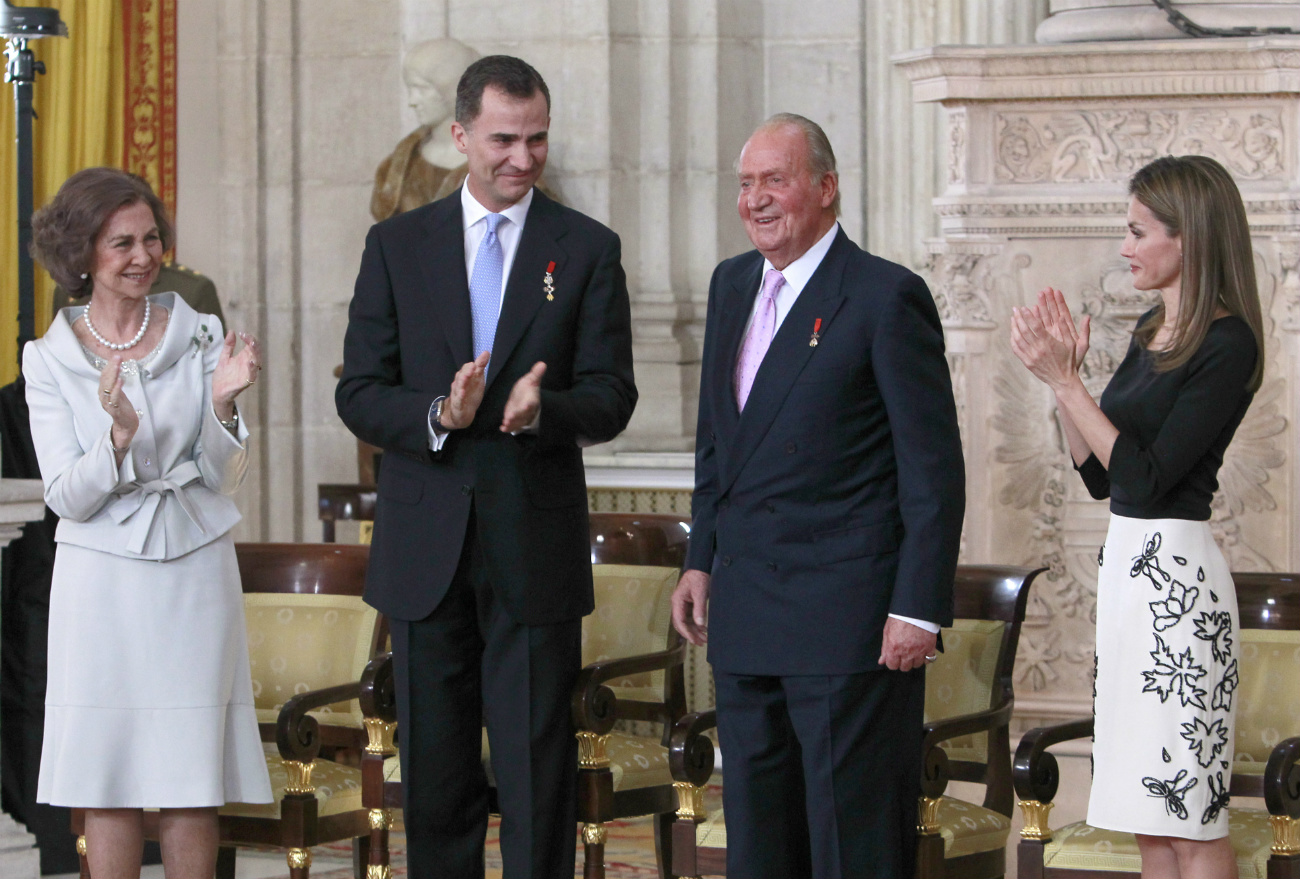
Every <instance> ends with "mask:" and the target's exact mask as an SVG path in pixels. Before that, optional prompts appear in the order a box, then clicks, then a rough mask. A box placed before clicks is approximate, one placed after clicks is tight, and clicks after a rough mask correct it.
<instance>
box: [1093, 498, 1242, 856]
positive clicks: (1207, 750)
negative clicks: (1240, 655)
mask: <svg viewBox="0 0 1300 879" xmlns="http://www.w3.org/2000/svg"><path fill="white" fill-rule="evenodd" d="M1098 561H1099V563H1100V569H1099V573H1098V582H1097V674H1096V690H1095V696H1094V703H1093V704H1094V707H1093V710H1094V712H1095V714H1096V725H1095V730H1096V732H1095V741H1094V743H1093V751H1092V753H1093V779H1092V794H1091V797H1090V799H1089V802H1088V823H1089V824H1091V825H1092V826H1094V827H1100V828H1104V829H1107V830H1119V831H1128V832H1131V833H1142V834H1149V835H1152V836H1173V837H1180V838H1184V839H1197V840H1209V839H1218V838H1220V837H1223V836H1227V835H1228V811H1227V809H1226V806H1227V802H1228V786H1229V780H1230V779H1231V777H1232V757H1233V703H1234V694H1235V690H1236V688H1237V641H1238V636H1237V626H1238V616H1237V593H1236V590H1235V588H1234V587H1233V584H1232V577H1231V575H1230V574H1229V570H1228V564H1227V562H1226V561H1225V560H1224V558H1223V554H1222V553H1221V552H1220V551H1219V547H1218V546H1217V545H1216V544H1215V542H1214V535H1213V534H1212V533H1211V531H1210V525H1209V523H1208V522H1192V521H1189V520H1186V519H1130V518H1126V517H1123V516H1116V515H1114V514H1112V515H1111V519H1110V529H1109V531H1108V533H1107V535H1106V544H1105V546H1103V547H1102V549H1101V553H1100V555H1099V557H1098Z"/></svg>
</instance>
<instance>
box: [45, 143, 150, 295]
mask: <svg viewBox="0 0 1300 879" xmlns="http://www.w3.org/2000/svg"><path fill="white" fill-rule="evenodd" d="M140 202H144V203H145V204H147V205H149V209H150V210H151V211H153V219H154V222H155V223H157V224H158V236H159V237H160V238H161V239H162V246H163V251H164V252H166V251H168V250H171V247H172V243H173V240H174V239H173V233H172V222H171V218H170V217H168V216H167V208H166V206H165V205H164V204H163V203H162V199H160V198H159V197H158V196H157V195H155V194H154V191H153V189H152V188H150V186H149V184H148V183H147V182H146V181H145V180H144V178H143V177H138V176H136V175H135V174H129V173H127V172H126V171H122V170H119V169H117V168H86V169H85V170H84V171H78V172H77V173H76V174H73V175H72V176H71V177H69V178H68V179H67V180H65V181H63V185H62V186H60V187H59V191H58V194H57V195H55V196H54V198H53V199H52V200H51V201H50V203H49V204H47V205H46V206H45V207H43V208H41V209H40V210H38V211H37V212H36V213H34V214H33V215H32V248H31V252H32V257H33V258H34V259H35V260H36V261H37V262H39V263H40V264H41V265H43V266H45V270H46V271H47V272H49V273H50V276H51V277H53V278H54V280H55V281H56V282H57V283H58V284H59V285H60V286H62V287H63V289H65V290H67V291H68V294H69V295H71V296H72V297H74V298H75V297H79V296H85V295H86V294H88V293H90V291H91V288H92V287H93V286H94V281H93V279H91V278H89V277H85V278H83V277H82V275H83V274H86V275H89V274H90V273H92V272H93V271H94V268H95V239H96V238H98V237H99V233H100V230H101V229H103V228H104V224H105V223H107V222H108V218H109V217H111V216H112V215H113V213H114V212H115V211H117V210H118V209H119V208H124V207H126V206H127V205H133V204H139V203H140Z"/></svg>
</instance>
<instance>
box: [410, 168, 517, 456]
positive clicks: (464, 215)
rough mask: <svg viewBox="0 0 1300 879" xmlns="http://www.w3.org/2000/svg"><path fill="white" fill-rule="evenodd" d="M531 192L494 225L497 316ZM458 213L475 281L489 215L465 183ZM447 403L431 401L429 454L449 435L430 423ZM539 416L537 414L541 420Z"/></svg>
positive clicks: (467, 261)
mask: <svg viewBox="0 0 1300 879" xmlns="http://www.w3.org/2000/svg"><path fill="white" fill-rule="evenodd" d="M533 191H534V190H532V189H529V190H528V192H527V193H526V194H525V195H524V197H523V198H521V199H519V201H517V202H515V203H514V204H512V205H511V206H510V207H508V208H506V209H505V210H504V211H501V218H502V219H501V222H500V223H498V224H497V240H498V241H500V242H501V258H502V262H501V298H500V300H498V303H497V313H498V314H500V310H501V305H502V304H504V302H505V298H506V284H507V283H509V281H510V268H511V267H512V266H513V265H514V264H515V253H517V252H518V250H519V239H520V238H521V237H522V236H523V233H524V222H525V221H526V220H527V219H528V207H529V206H530V205H531V204H532V203H533ZM460 213H461V223H462V226H461V228H462V230H463V233H464V238H465V277H467V278H472V277H474V261H475V260H476V259H478V249H479V246H480V245H481V244H482V243H483V239H484V237H486V235H487V220H486V219H485V218H486V217H487V215H488V214H490V213H492V211H489V210H488V209H487V208H485V207H483V205H481V204H479V201H478V199H476V198H475V197H474V196H473V195H471V194H470V191H469V184H468V182H467V183H465V184H462V185H461V187H460ZM472 353H473V355H474V356H475V357H477V356H478V355H480V354H482V353H483V352H482V351H474V352H472ZM444 399H446V397H445V396H443V397H438V398H437V399H436V400H434V401H433V406H431V407H429V448H430V450H432V451H435V452H437V451H441V449H442V444H443V443H445V442H446V441H447V435H448V434H449V433H451V431H448V430H443V429H442V428H440V427H438V425H437V423H436V422H435V421H434V419H433V410H434V407H436V406H437V405H438V402H439V401H440V400H444ZM540 415H541V413H540V411H539V412H538V416H539V417H540ZM536 429H537V420H536V419H534V421H533V423H532V424H530V425H528V427H526V428H524V430H525V431H532V430H536Z"/></svg>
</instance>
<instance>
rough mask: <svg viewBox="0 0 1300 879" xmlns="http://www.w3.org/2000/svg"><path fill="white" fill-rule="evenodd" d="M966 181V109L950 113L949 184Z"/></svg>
mask: <svg viewBox="0 0 1300 879" xmlns="http://www.w3.org/2000/svg"><path fill="white" fill-rule="evenodd" d="M965 182H966V111H965V110H952V111H950V112H949V113H948V185H949V186H952V185H953V184H956V183H965Z"/></svg>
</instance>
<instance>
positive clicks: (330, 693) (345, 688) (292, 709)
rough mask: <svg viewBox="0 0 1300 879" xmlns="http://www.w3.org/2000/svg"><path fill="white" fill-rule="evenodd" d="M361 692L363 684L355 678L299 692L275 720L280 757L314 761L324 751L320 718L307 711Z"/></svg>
mask: <svg viewBox="0 0 1300 879" xmlns="http://www.w3.org/2000/svg"><path fill="white" fill-rule="evenodd" d="M360 695H361V684H360V682H359V681H353V682H351V683H347V684H339V685H338V686H335V687H325V688H323V689H320V690H310V691H308V692H306V693H299V694H298V695H297V696H294V697H293V698H292V699H290V700H289V701H288V702H285V703H284V705H283V706H282V707H281V708H280V715H279V717H277V718H276V721H275V744H276V747H277V748H279V749H280V757H281V758H283V759H285V760H297V761H299V762H301V763H310V762H311V761H313V760H315V759H316V755H317V754H319V753H320V722H319V721H317V720H316V718H314V717H312V716H311V715H310V714H308V713H307V712H309V711H313V710H315V709H317V708H323V707H325V706H326V705H334V704H336V703H339V702H350V701H351V700H353V699H356V698H357V697H358V696H360Z"/></svg>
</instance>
